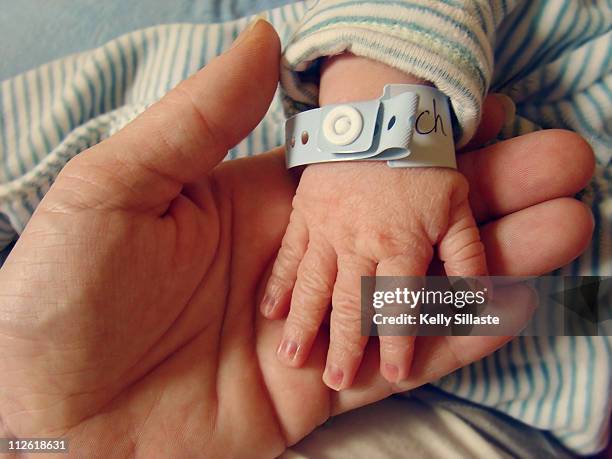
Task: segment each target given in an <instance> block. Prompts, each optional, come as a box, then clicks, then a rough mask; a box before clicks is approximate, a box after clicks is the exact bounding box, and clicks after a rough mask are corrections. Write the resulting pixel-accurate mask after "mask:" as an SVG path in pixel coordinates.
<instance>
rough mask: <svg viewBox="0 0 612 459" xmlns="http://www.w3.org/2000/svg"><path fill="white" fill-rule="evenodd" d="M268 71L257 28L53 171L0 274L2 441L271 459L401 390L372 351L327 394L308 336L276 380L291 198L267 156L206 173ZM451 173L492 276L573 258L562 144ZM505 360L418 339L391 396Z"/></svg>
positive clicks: (583, 226) (320, 356)
mask: <svg viewBox="0 0 612 459" xmlns="http://www.w3.org/2000/svg"><path fill="white" fill-rule="evenodd" d="M278 54H279V42H278V39H277V37H276V35H275V33H274V32H273V30H272V28H271V27H270V26H269V25H268V24H266V23H265V22H259V23H257V24H256V25H255V26H254V27H252V28H251V29H250V31H249V33H248V34H246V35H242V36H241V39H240V42H239V44H238V45H237V46H234V48H233V49H232V50H231V51H229V52H228V53H226V54H225V55H223V56H221V57H220V58H218V59H216V60H214V61H213V62H211V63H210V64H209V65H207V66H206V68H204V69H203V70H202V71H201V72H199V73H198V74H197V75H195V76H193V77H192V78H190V79H189V80H187V81H185V82H183V83H181V84H180V85H179V86H178V87H177V88H176V89H175V90H173V91H172V92H171V93H169V94H168V95H167V96H166V97H164V98H163V99H162V100H161V101H160V102H159V103H157V104H155V105H154V106H152V107H151V108H150V109H149V110H147V111H146V112H145V113H144V114H143V115H142V116H140V117H139V118H138V119H137V120H135V121H134V122H133V123H131V124H130V125H129V126H127V127H126V128H125V129H123V130H122V131H121V132H119V133H118V134H116V135H115V136H113V137H111V138H110V139H108V140H106V141H104V142H102V143H100V144H99V145H97V146H96V147H94V148H91V149H90V150H88V151H86V152H83V153H82V154H80V155H79V156H77V157H76V158H74V159H73V160H72V161H70V163H69V164H68V165H67V166H66V167H65V168H64V169H63V170H62V172H61V173H60V175H59V177H58V178H57V180H56V182H55V184H54V185H53V186H52V188H51V190H50V191H49V192H48V194H47V195H46V196H45V198H44V199H43V201H42V203H41V204H40V206H39V207H38V208H37V210H36V212H35V214H34V216H33V217H32V219H31V221H30V222H29V224H28V226H27V228H26V229H25V231H24V233H23V234H22V236H21V238H20V240H19V241H18V242H17V244H16V246H15V247H14V249H13V251H12V253H11V255H10V256H9V258H8V260H7V261H6V263H5V265H4V266H3V268H2V270H1V272H0V419H1V420H2V423H1V424H0V429H2V430H4V432H0V433H1V434H2V435H1V436H2V437H6V436H11V435H12V436H16V437H22V438H23V437H27V436H66V437H67V438H69V440H70V451H71V453H72V454H73V455H75V456H79V457H97V456H100V457H102V456H104V457H108V456H109V455H111V454H112V456H113V457H121V456H136V455H138V456H142V457H157V456H164V457H165V456H179V457H182V456H194V455H201V454H205V455H206V456H207V457H217V456H223V457H261V456H275V455H278V454H280V452H281V451H283V449H284V448H285V446H286V445H287V444H291V443H294V442H296V441H298V440H299V439H301V438H303V437H304V436H305V435H307V434H308V433H309V432H310V431H312V430H313V429H314V428H315V427H316V426H317V425H319V424H320V423H322V422H323V421H325V420H326V419H327V418H328V417H329V416H330V415H332V414H335V413H339V412H342V411H345V410H348V409H352V408H354V407H357V406H360V405H363V404H366V403H370V402H372V401H375V400H378V399H380V398H383V397H385V396H387V395H388V394H390V393H391V392H392V391H393V390H398V389H400V388H398V387H394V386H391V385H390V384H389V383H387V382H385V381H384V380H383V379H382V378H381V377H380V376H379V374H378V371H377V370H378V366H377V360H376V352H375V350H373V351H372V352H369V353H368V354H367V356H366V359H365V363H364V366H363V368H362V370H361V371H360V373H359V374H358V376H357V379H356V381H355V385H354V387H353V388H351V389H350V390H347V391H343V392H340V393H336V392H334V391H330V390H329V389H327V388H326V386H325V385H324V384H323V382H322V380H321V375H322V372H323V367H324V362H325V359H324V357H325V349H326V347H327V346H326V342H325V336H324V335H323V334H321V335H320V337H319V339H318V341H317V343H315V346H314V349H313V353H312V356H311V358H310V359H309V361H308V362H307V363H306V366H305V368H302V369H292V368H286V367H285V366H283V365H282V364H281V363H280V362H278V360H277V358H276V355H275V346H276V345H277V343H278V341H279V339H280V334H281V332H282V330H281V328H282V322H272V321H265V320H263V319H262V318H261V317H259V316H258V315H257V308H256V301H257V296H258V293H257V292H258V291H259V290H260V284H261V282H260V279H261V278H262V275H263V274H264V272H265V271H266V266H267V264H268V263H269V262H270V260H272V258H273V257H274V254H275V252H276V250H277V249H278V246H279V244H280V240H281V237H282V234H283V232H284V229H285V226H286V224H287V219H288V215H289V213H290V209H291V205H290V204H291V198H292V196H293V193H294V191H295V186H294V183H293V181H292V180H291V178H290V176H289V175H288V174H287V172H286V171H285V170H284V165H283V161H282V157H281V152H279V151H277V152H275V153H272V154H269V155H262V156H259V157H256V158H250V159H246V160H238V161H233V162H229V163H224V164H222V165H220V166H217V167H215V166H216V164H217V163H218V161H220V160H221V158H222V157H223V156H224V155H225V153H226V151H227V148H228V147H230V146H231V145H233V144H235V143H236V142H237V141H238V140H239V139H240V138H242V137H243V136H245V135H246V134H247V133H248V132H249V131H250V130H251V129H252V128H253V126H255V125H256V123H257V122H258V120H259V119H260V117H261V116H263V114H264V113H265V111H266V110H267V107H268V103H269V101H270V99H271V97H272V95H273V93H274V91H275V89H276V81H277V76H278V75H277V63H278V59H279V56H278ZM570 157H571V159H572V164H573V168H572V170H571V171H570V170H569V168H567V167H566V166H565V164H566V161H568V160H569V159H568V158H570ZM460 162H461V169H462V171H463V172H464V174H465V175H466V177H468V179H469V180H470V182H471V184H472V187H473V189H474V190H475V193H474V194H473V196H472V202H471V204H472V208H473V209H474V210H475V213H476V216H477V219H478V220H479V221H480V222H482V223H483V225H482V227H481V230H482V238H483V241H484V242H485V244H486V246H487V254H488V257H489V258H488V263H489V266H490V269H491V272H492V273H493V274H506V275H528V274H538V273H543V272H547V271H549V270H551V269H553V268H555V267H558V266H560V265H563V264H565V263H567V262H568V261H569V260H571V259H572V258H573V257H575V256H576V255H577V254H578V253H580V251H581V250H582V249H583V248H584V247H585V245H586V243H587V241H588V239H589V236H590V230H591V220H590V219H589V217H588V214H589V212H588V210H587V209H586V208H585V207H584V206H583V205H582V204H580V203H578V202H577V201H574V200H572V199H568V198H564V197H563V196H568V195H571V194H573V193H575V192H576V191H577V190H579V189H580V188H581V187H582V186H583V185H584V184H585V182H586V181H587V179H588V177H589V176H590V173H591V168H592V157H591V153H590V150H589V148H588V147H587V145H586V144H585V143H584V142H583V141H582V140H580V139H579V138H578V137H577V136H576V135H573V134H569V133H565V132H560V131H556V132H548V133H546V132H543V133H537V134H533V135H530V136H525V137H522V138H518V139H514V140H511V141H508V142H504V143H501V144H498V145H496V146H494V147H490V148H487V149H484V150H481V151H476V152H473V153H468V154H465V155H463V156H462V157H461V160H460ZM527 254H528V255H529V256H526V255H527ZM264 277H265V276H264ZM419 339H421V338H419ZM503 342H504V339H503V338H498V337H492V338H473V339H470V338H461V337H456V338H448V339H447V338H443V337H441V338H423V343H421V344H420V345H419V346H417V349H418V350H417V352H416V353H415V358H414V363H413V368H412V373H411V377H410V379H409V380H408V381H407V382H406V385H404V386H402V387H401V389H406V388H408V387H414V386H417V385H421V384H423V383H425V382H428V381H431V380H435V379H437V378H439V377H440V376H442V375H444V374H446V373H448V372H450V371H452V370H454V369H455V368H457V367H459V366H462V365H465V364H467V363H469V362H471V361H473V360H475V359H478V358H480V357H481V356H483V355H486V354H488V353H490V352H492V351H493V350H494V349H496V348H497V347H499V346H500V345H502V344H503ZM466 344H469V345H466Z"/></svg>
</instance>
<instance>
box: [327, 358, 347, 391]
mask: <svg viewBox="0 0 612 459" xmlns="http://www.w3.org/2000/svg"><path fill="white" fill-rule="evenodd" d="M323 380H324V381H325V384H327V386H328V387H330V388H331V389H334V390H340V389H341V388H342V381H343V380H344V371H342V369H341V368H340V367H339V366H338V365H335V364H333V363H332V364H329V365H327V367H326V368H325V374H324V375H323Z"/></svg>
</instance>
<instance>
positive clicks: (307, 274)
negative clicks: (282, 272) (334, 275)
mask: <svg viewBox="0 0 612 459" xmlns="http://www.w3.org/2000/svg"><path fill="white" fill-rule="evenodd" d="M298 276H299V282H298V283H297V285H296V288H297V289H298V290H299V292H300V293H301V294H303V295H304V296H314V297H319V298H320V297H325V298H329V297H330V296H331V290H332V286H331V283H330V281H329V280H328V279H327V278H326V277H325V276H324V275H322V274H321V273H320V272H319V271H318V270H315V269H308V270H305V271H302V272H300V273H298Z"/></svg>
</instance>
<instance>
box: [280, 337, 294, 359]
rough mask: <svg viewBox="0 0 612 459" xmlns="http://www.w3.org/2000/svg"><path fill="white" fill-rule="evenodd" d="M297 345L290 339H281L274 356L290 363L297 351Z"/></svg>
mask: <svg viewBox="0 0 612 459" xmlns="http://www.w3.org/2000/svg"><path fill="white" fill-rule="evenodd" d="M298 347H299V346H298V344H297V343H296V342H295V341H293V340H290V339H283V340H282V341H281V343H280V345H279V346H278V350H277V351H276V354H277V355H278V357H279V358H280V359H281V360H284V361H286V362H292V361H293V359H294V358H295V355H296V354H297V351H298Z"/></svg>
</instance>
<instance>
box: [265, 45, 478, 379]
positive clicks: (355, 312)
mask: <svg viewBox="0 0 612 459" xmlns="http://www.w3.org/2000/svg"><path fill="white" fill-rule="evenodd" d="M364 65H366V66H367V72H365V73H364V71H363V66H364ZM360 68H361V71H360ZM364 74H367V75H369V77H368V78H369V80H368V81H367V84H365V85H364V80H363V75H364ZM339 75H342V76H343V78H336V77H337V76H339ZM347 79H349V80H351V81H348V82H347ZM353 80H354V81H353ZM340 83H341V85H340ZM387 83H415V79H412V78H410V77H409V76H408V75H405V74H403V73H401V72H399V71H397V70H394V69H391V68H389V67H386V66H384V65H382V64H377V63H373V62H371V61H367V60H365V59H362V58H358V57H355V56H346V57H340V58H336V59H335V60H334V61H333V62H332V63H331V64H330V65H329V66H327V68H326V71H325V72H324V73H323V74H322V80H321V91H322V92H321V95H320V101H321V103H322V104H325V103H331V102H333V103H339V102H346V101H349V100H366V99H371V98H375V97H378V96H379V95H380V94H381V92H382V87H383V86H384V85H385V84H387ZM346 88H349V89H348V90H347V89H346ZM347 91H348V92H347ZM328 95H331V96H330V97H328ZM434 246H437V248H438V256H439V258H440V260H442V261H443V262H444V267H445V270H446V273H447V275H463V276H477V275H486V272H487V268H486V260H485V254H484V249H483V245H482V243H481V242H480V235H479V232H478V229H477V227H476V223H475V221H474V218H473V216H472V212H471V209H470V207H469V202H468V184H467V181H466V179H465V178H464V177H463V176H462V175H461V174H460V173H459V172H457V171H455V170H452V169H444V168H404V169H392V168H390V167H388V166H387V164H386V163H384V162H367V161H364V162H343V163H333V164H314V165H310V166H308V167H307V168H306V170H305V171H304V173H303V174H302V177H301V179H300V184H299V186H298V189H297V191H296V195H295V197H294V200H293V212H292V214H291V217H290V222H289V225H288V227H287V231H286V233H285V236H284V238H283V242H282V246H281V249H280V251H279V253H278V256H277V259H276V262H275V263H274V266H273V269H272V274H271V276H270V279H269V281H268V285H267V287H266V292H265V295H264V299H263V302H262V312H263V314H264V315H265V316H266V317H268V318H281V317H283V316H284V315H285V314H286V313H287V310H288V309H289V311H288V317H287V321H286V323H285V327H284V333H283V338H282V340H281V343H280V345H279V347H278V357H279V358H280V359H281V360H282V361H283V362H285V363H286V364H288V365H292V366H301V365H302V364H303V363H304V362H305V361H306V359H307V358H308V355H309V352H310V349H311V346H312V343H313V341H314V339H315V336H316V335H317V333H318V330H319V327H320V326H321V324H322V323H323V321H324V320H325V318H326V315H327V313H328V310H329V306H330V304H331V318H330V345H329V350H328V354H327V364H326V369H325V372H324V375H323V379H324V381H325V383H326V384H327V385H328V386H329V387H331V388H333V389H336V390H341V389H345V388H347V387H349V386H350V385H351V383H352V381H353V378H354V376H355V373H356V371H357V369H358V368H359V365H360V362H361V359H362V355H363V351H364V347H365V345H366V343H367V340H368V337H367V336H362V334H361V303H360V292H361V287H360V285H361V276H424V275H425V274H426V272H427V268H428V266H429V264H430V262H431V259H432V257H433V250H434V249H433V247H434ZM379 339H380V371H381V373H382V374H383V376H384V377H385V378H386V379H387V380H388V381H390V382H393V383H398V382H401V381H402V380H404V379H406V378H407V377H408V375H409V372H410V364H411V360H412V354H413V345H414V337H408V336H381V337H380V338H379Z"/></svg>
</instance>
